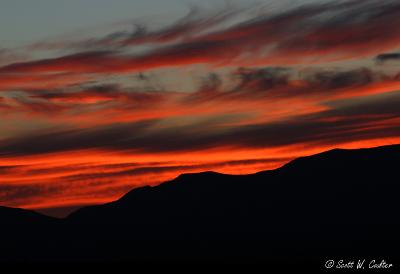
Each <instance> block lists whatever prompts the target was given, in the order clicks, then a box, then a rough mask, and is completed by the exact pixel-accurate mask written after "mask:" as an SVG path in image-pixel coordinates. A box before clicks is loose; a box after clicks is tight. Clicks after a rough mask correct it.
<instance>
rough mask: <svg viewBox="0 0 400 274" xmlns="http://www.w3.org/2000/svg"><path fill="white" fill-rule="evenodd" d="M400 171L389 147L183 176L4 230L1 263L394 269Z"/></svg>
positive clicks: (399, 153) (399, 149) (396, 151)
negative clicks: (333, 260)
mask: <svg viewBox="0 0 400 274" xmlns="http://www.w3.org/2000/svg"><path fill="white" fill-rule="evenodd" d="M399 162H400V145H392V146H384V147H378V148H368V149H358V150H340V149H339V150H338V149H335V150H330V151H327V152H323V153H319V154H316V155H312V156H306V157H302V158H298V159H296V160H293V161H291V162H290V163H288V164H286V165H284V166H282V167H280V168H278V169H275V170H270V171H263V172H258V173H254V174H250V175H227V174H221V173H216V172H202V173H194V174H193V173H192V174H182V175H180V176H178V177H177V178H175V179H173V180H170V181H167V182H165V183H163V184H160V185H158V186H154V187H150V186H146V187H141V188H136V189H133V190H132V191H130V192H128V193H127V194H126V195H124V196H123V197H121V199H118V200H116V201H114V202H111V203H107V204H104V205H97V206H90V207H84V208H82V209H79V210H77V211H76V212H74V213H73V214H71V215H70V216H68V217H67V218H64V219H59V220H55V221H54V220H53V219H47V220H45V221H43V222H40V224H38V225H37V226H36V227H35V226H34V224H33V223H32V222H31V223H30V222H28V223H26V224H25V225H24V226H22V227H21V226H15V225H10V226H9V227H8V228H7V226H3V228H4V229H5V231H6V233H3V234H2V235H3V242H4V243H5V245H6V246H9V249H8V251H9V252H10V250H14V253H12V252H11V253H8V254H5V255H6V256H5V257H3V258H2V259H4V258H6V260H11V261H19V260H20V259H21V256H22V258H28V260H32V261H38V260H39V261H48V260H50V261H64V262H65V261H88V260H89V261H112V262H114V261H132V260H133V261H137V260H150V261H152V260H153V261H154V260H156V261H159V260H163V261H165V260H179V261H181V260H199V259H200V260H218V261H221V260H224V261H236V260H239V261H241V260H244V261H249V260H250V261H252V262H253V261H262V262H264V261H268V262H271V261H273V262H276V261H280V262H281V261H284V262H287V261H291V260H298V259H299V258H301V259H304V260H307V261H310V262H313V263H314V264H318V263H321V262H322V260H323V259H324V258H326V257H329V256H342V257H343V256H378V257H379V258H381V257H382V256H386V257H387V258H388V259H392V260H394V259H397V258H400V254H399V253H400V252H399V251H398V249H397V248H396V247H397V246H399V244H400V236H399V235H398V231H399V230H400V220H399V219H398V218H396V216H397V209H398V208H399V207H400V201H399V199H398V196H399V194H400V185H399V183H397V181H396V178H397V177H398V171H397V170H398V163H399ZM23 212H24V213H26V212H25V211H23ZM0 220H1V208H0ZM0 222H1V221H0ZM27 243H29V244H27ZM38 246H39V247H40V248H39V250H38ZM21 250H23V255H21ZM54 251H55V252H54ZM0 253H1V251H0ZM386 257H385V258H386ZM0 258H1V257H0ZM2 259H0V260H2Z"/></svg>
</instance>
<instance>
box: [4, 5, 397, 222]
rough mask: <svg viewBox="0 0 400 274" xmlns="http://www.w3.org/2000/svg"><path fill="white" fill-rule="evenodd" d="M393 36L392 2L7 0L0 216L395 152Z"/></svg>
mask: <svg viewBox="0 0 400 274" xmlns="http://www.w3.org/2000/svg"><path fill="white" fill-rule="evenodd" d="M399 26H400V1H398V0H394V1H391V0H387V1H386V0H376V1H375V0H371V1H369V0H365V1H361V0H346V1H325V0H323V1H316V0H307V1H306V0H297V1H294V0H284V1H282V0H269V1H267V0H265V1H262V0H258V1H248V0H232V1H222V0H221V1H218V0H214V1H211V0H209V1H194V0H192V1H190V0H179V1H178V0H146V1H139V0H137V1H136V0H131V1H128V0H114V1H106V0H69V1H64V0H57V1H56V0H36V1H29V0H2V1H1V3H0V33H1V36H0V205H3V206H13V207H23V208H30V209H37V210H39V211H43V212H53V213H52V214H61V213H60V212H63V213H67V212H68V208H74V207H77V206H83V205H89V204H98V203H104V202H109V201H112V200H115V199H118V198H119V197H121V196H122V195H123V194H125V193H126V192H127V191H129V190H131V189H132V188H135V187H138V186H142V185H147V184H150V185H155V184H158V183H160V182H163V181H165V180H168V179H172V178H174V177H176V176H177V175H179V174H181V173H191V172H199V171H206V170H213V171H218V172H223V173H231V174H247V173H254V172H257V171H261V170H266V169H273V168H276V167H279V166H281V165H282V164H284V163H286V162H288V161H290V160H291V159H293V158H295V157H298V156H303V155H309V154H313V153H317V152H321V151H325V150H328V149H332V148H337V147H340V148H360V147H372V146H379V145H386V144H395V143H400V92H399V90H400V28H399ZM60 208H61V209H60ZM59 209H60V210H59ZM57 210H59V211H57ZM54 212H58V213H54Z"/></svg>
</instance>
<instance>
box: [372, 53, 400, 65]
mask: <svg viewBox="0 0 400 274" xmlns="http://www.w3.org/2000/svg"><path fill="white" fill-rule="evenodd" d="M375 60H376V61H377V62H379V63H384V62H387V61H398V60H400V53H383V54H379V55H377V56H376V57H375Z"/></svg>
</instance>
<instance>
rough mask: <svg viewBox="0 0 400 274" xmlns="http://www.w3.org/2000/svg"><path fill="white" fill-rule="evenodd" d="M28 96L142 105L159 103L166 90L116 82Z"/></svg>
mask: <svg viewBox="0 0 400 274" xmlns="http://www.w3.org/2000/svg"><path fill="white" fill-rule="evenodd" d="M28 94H29V97H30V98H33V99H42V100H47V101H52V102H63V103H72V104H88V103H99V102H104V101H118V102H119V103H124V104H128V105H132V104H136V105H142V106H147V107H148V106H149V105H154V104H156V103H160V102H162V101H164V100H165V99H166V97H167V96H168V93H167V92H162V90H160V91H154V92H146V91H140V90H139V89H134V88H123V87H121V86H120V85H118V84H107V85H93V86H80V87H73V88H70V89H64V90H62V89H61V90H48V91H29V92H28Z"/></svg>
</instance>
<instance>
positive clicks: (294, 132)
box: [0, 93, 400, 155]
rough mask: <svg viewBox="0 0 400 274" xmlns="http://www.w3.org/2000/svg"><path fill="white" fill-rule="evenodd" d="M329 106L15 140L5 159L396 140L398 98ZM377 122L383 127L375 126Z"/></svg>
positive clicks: (0, 149) (3, 149)
mask: <svg viewBox="0 0 400 274" xmlns="http://www.w3.org/2000/svg"><path fill="white" fill-rule="evenodd" d="M381 96H382V97H378V98H377V97H367V98H363V99H358V100H356V99H355V100H354V101H350V102H349V103H341V102H340V101H338V102H336V103H334V102H332V103H330V105H329V106H330V107H331V109H329V110H327V111H323V112H319V113H317V114H309V115H305V116H304V115H303V116H295V117H292V118H287V119H284V120H281V121H277V122H270V123H264V124H255V125H243V126H239V127H229V126H227V127H224V128H222V129H221V128H219V127H218V126H217V125H218V121H215V122H214V123H216V124H214V125H213V123H211V122H205V123H204V124H205V125H207V127H204V125H202V124H199V123H193V124H191V125H188V126H170V127H165V126H164V127H158V126H157V121H145V122H139V123H129V124H120V125H115V126H107V127H99V128H93V129H87V130H74V131H65V132H56V133H49V134H38V135H35V136H25V137H20V138H14V139H13V140H9V141H6V142H3V143H2V144H1V146H0V154H1V155H25V154H37V153H48V152H58V151H66V150H80V149H89V148H103V149H111V150H122V151H126V150H133V151H141V152H178V151H194V150H202V149H208V148H216V147H227V146H228V147H229V146H232V147H279V146H285V145H294V144H302V143H305V144H306V143H313V142H319V143H321V142H326V143H327V144H336V143H340V142H342V141H344V140H346V141H352V140H363V139H368V138H372V137H376V138H378V137H379V138H383V137H393V136H398V135H399V134H400V132H399V130H400V127H398V126H395V125H393V124H390V123H388V124H387V126H385V121H386V120H387V119H390V118H395V117H399V116H400V108H399V107H398V106H399V105H400V96H399V95H398V94H397V93H392V94H390V96H389V95H381ZM375 122H379V123H381V124H382V125H381V126H380V127H379V128H376V127H373V126H371V124H373V123H375Z"/></svg>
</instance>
